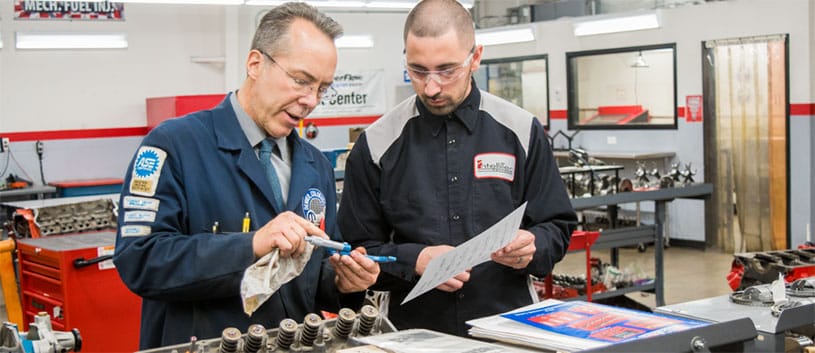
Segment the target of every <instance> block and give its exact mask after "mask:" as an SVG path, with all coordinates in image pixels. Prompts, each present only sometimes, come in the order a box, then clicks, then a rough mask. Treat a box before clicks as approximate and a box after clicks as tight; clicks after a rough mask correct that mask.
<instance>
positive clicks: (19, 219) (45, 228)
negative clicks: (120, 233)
mask: <svg viewBox="0 0 815 353" xmlns="http://www.w3.org/2000/svg"><path fill="white" fill-rule="evenodd" d="M115 209H116V207H115V206H114V204H113V200H111V199H107V198H106V199H98V200H91V201H83V202H77V203H72V204H65V205H56V206H46V207H40V208H38V209H34V210H33V214H32V215H33V218H32V217H31V216H29V215H27V214H26V211H27V212H32V210H18V211H16V212H15V215H14V217H13V220H14V223H15V229H16V233H17V235H18V236H19V237H23V238H26V237H34V238H37V237H39V236H40V235H57V234H66V233H77V232H83V231H96V230H103V229H115V228H116V215H115V212H114V210H115Z"/></svg>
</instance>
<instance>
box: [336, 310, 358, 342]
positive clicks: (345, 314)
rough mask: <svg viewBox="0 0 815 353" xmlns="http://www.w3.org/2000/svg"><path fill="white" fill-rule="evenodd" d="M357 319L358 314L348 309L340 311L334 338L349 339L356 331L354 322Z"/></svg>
mask: <svg viewBox="0 0 815 353" xmlns="http://www.w3.org/2000/svg"><path fill="white" fill-rule="evenodd" d="M356 318H357V313H355V312H354V311H353V310H351V309H348V308H342V309H340V312H339V313H338V314H337V323H336V324H335V325H334V337H337V338H347V337H348V335H349V334H350V333H351V330H352V329H354V320H356Z"/></svg>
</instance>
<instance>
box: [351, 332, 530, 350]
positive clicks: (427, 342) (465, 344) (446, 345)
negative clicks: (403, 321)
mask: <svg viewBox="0 0 815 353" xmlns="http://www.w3.org/2000/svg"><path fill="white" fill-rule="evenodd" d="M353 340H354V341H355V343H364V344H368V345H372V346H375V347H378V348H380V349H382V350H384V351H385V352H388V353H436V352H444V353H529V352H530V351H529V350H525V349H521V348H515V347H507V346H503V345H500V344H492V343H487V342H481V341H477V340H473V339H469V338H464V337H458V336H453V335H448V334H446V333H441V332H436V331H431V330H425V329H409V330H403V331H396V332H389V333H384V334H381V335H374V336H364V337H354V338H353ZM360 352H364V353H379V352H377V351H360ZM355 353H356V352H355Z"/></svg>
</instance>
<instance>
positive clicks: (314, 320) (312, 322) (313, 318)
mask: <svg viewBox="0 0 815 353" xmlns="http://www.w3.org/2000/svg"><path fill="white" fill-rule="evenodd" d="M322 325H323V319H322V318H320V316H319V315H317V314H313V313H312V314H308V315H306V317H305V318H303V331H301V333H300V345H302V346H305V347H311V346H313V345H314V342H315V341H316V340H317V336H318V335H319V334H320V331H321V329H322Z"/></svg>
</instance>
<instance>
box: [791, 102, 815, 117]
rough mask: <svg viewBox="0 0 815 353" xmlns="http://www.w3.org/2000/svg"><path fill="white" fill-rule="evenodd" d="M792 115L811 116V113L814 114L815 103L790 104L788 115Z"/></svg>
mask: <svg viewBox="0 0 815 353" xmlns="http://www.w3.org/2000/svg"><path fill="white" fill-rule="evenodd" d="M794 115H803V116H813V115H815V103H797V104H790V116H794Z"/></svg>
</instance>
